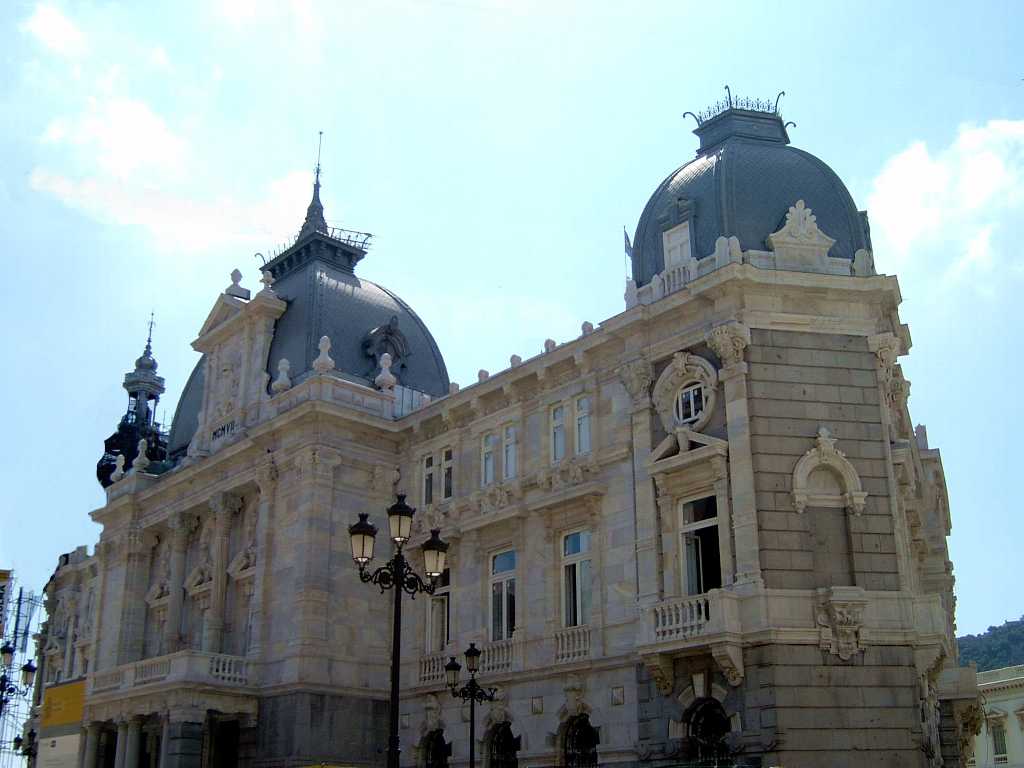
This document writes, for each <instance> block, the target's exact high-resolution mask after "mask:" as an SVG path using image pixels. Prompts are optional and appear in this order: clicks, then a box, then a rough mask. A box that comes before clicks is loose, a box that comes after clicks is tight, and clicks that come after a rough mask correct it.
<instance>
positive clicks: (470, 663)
mask: <svg viewBox="0 0 1024 768" xmlns="http://www.w3.org/2000/svg"><path fill="white" fill-rule="evenodd" d="M464 655H465V657H466V669H467V670H469V682H468V683H466V684H465V685H464V686H462V687H461V688H459V687H458V685H459V672H461V671H462V665H461V664H459V662H457V661H456V660H455V657H454V656H452V657H451V658H450V660H449V661H448V663H447V664H445V665H444V675H445V678H446V681H447V683H448V687H449V688H451V690H452V696H454V697H455V698H456V699H462V700H463V701H468V702H469V768H476V703H477V702H478V701H479V702H480V703H481V704H482V703H483V702H485V701H494V695H495V693H496V692H497V690H498V689H497V688H482V687H481V686H480V683H478V682H477V681H476V673H477V671H478V670H479V669H480V649H479V648H477V647H476V643H470V644H469V648H467V649H466V653H465V654H464Z"/></svg>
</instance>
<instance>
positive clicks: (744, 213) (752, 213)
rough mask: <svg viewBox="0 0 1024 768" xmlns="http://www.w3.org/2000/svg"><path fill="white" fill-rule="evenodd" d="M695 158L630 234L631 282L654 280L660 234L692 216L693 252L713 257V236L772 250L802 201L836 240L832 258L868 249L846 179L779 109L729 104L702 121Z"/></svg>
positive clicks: (672, 177) (665, 184)
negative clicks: (791, 130) (789, 126)
mask: <svg viewBox="0 0 1024 768" xmlns="http://www.w3.org/2000/svg"><path fill="white" fill-rule="evenodd" d="M694 133H696V134H697V135H698V136H699V137H700V140H701V141H700V148H699V149H698V150H697V157H696V158H695V159H694V160H691V161H690V162H688V163H686V164H685V165H683V166H681V167H679V168H677V169H676V170H675V171H673V172H672V173H671V174H669V176H668V177H667V178H666V179H665V180H664V181H662V182H661V184H660V185H659V186H658V188H657V189H656V190H655V191H654V194H653V195H651V198H650V200H648V202H647V205H646V206H645V207H644V211H643V213H642V214H641V216H640V221H639V222H638V223H637V228H636V234H635V236H634V238H633V279H634V280H635V281H636V284H637V286H638V287H639V286H641V285H645V284H646V283H648V282H650V280H651V278H653V277H654V276H655V275H656V274H658V273H660V272H661V271H662V270H663V269H664V268H665V258H664V253H663V246H662V234H663V233H664V232H666V231H667V230H669V229H672V228H673V227H675V226H678V225H679V224H681V223H683V222H684V221H687V220H688V221H690V242H691V249H692V254H693V256H694V257H695V258H698V259H701V258H705V257H707V256H709V255H710V254H711V253H712V252H713V251H714V247H715V241H716V240H717V239H718V238H719V237H721V236H725V237H732V236H735V237H737V238H738V239H739V241H740V246H741V247H742V248H743V250H768V245H767V237H768V235H770V234H772V233H773V232H775V231H777V230H778V229H780V228H781V227H782V225H783V224H784V223H785V219H786V213H787V211H788V210H789V207H790V206H791V205H793V204H794V203H796V201H797V200H799V199H802V200H804V202H805V203H806V204H807V207H808V208H811V209H812V210H813V212H814V215H815V216H816V217H817V223H818V226H819V227H820V228H821V230H822V232H824V233H825V234H827V235H828V236H829V237H831V238H834V239H835V243H834V244H833V246H832V248H831V250H830V252H829V255H831V256H838V257H840V258H844V259H850V260H851V261H852V260H853V257H854V254H855V253H856V252H857V251H858V250H859V249H861V248H868V249H870V243H869V241H868V235H867V230H866V219H865V218H864V217H863V216H862V214H860V213H859V212H858V211H857V206H856V205H854V202H853V198H852V197H851V196H850V193H849V191H847V189H846V186H845V185H844V184H843V182H842V180H841V179H840V178H839V177H838V176H837V175H836V174H835V172H834V171H833V170H832V169H831V168H829V167H828V166H827V165H826V164H825V163H823V162H822V161H821V160H819V159H818V158H816V157H815V156H814V155H811V154H809V153H807V152H804V151H803V150H801V149H797V148H796V147H792V146H789V135H788V134H787V133H786V128H785V126H784V125H783V122H782V118H780V117H779V116H778V115H777V114H774V113H767V112H754V111H751V110H745V109H726V110H725V111H724V112H722V113H720V114H718V115H715V116H714V117H712V118H710V119H708V120H705V121H704V122H702V123H701V124H700V125H699V126H698V128H697V130H696V131H694Z"/></svg>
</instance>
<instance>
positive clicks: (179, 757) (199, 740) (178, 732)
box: [160, 719, 203, 768]
mask: <svg viewBox="0 0 1024 768" xmlns="http://www.w3.org/2000/svg"><path fill="white" fill-rule="evenodd" d="M165 733H166V734H167V746H166V747H165V748H164V756H165V757H166V762H165V764H164V765H161V766H160V768H200V766H201V765H202V757H203V724H202V722H197V721H186V722H179V721H176V720H173V719H172V720H169V721H168V723H167V728H166V729H165Z"/></svg>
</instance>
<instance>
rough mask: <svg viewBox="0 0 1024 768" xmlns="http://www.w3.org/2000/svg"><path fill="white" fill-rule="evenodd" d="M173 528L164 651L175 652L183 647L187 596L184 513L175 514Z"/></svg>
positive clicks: (186, 531)
mask: <svg viewBox="0 0 1024 768" xmlns="http://www.w3.org/2000/svg"><path fill="white" fill-rule="evenodd" d="M169 525H170V528H171V575H170V578H169V579H168V582H169V583H168V585H167V588H168V589H169V590H170V592H171V594H170V597H169V598H168V601H167V620H166V622H165V623H164V652H165V653H174V652H175V651H177V650H178V649H179V648H180V647H181V607H182V601H183V600H184V597H185V551H186V549H187V548H188V520H187V519H186V517H185V515H184V514H177V515H174V516H173V517H172V518H171V519H170V521H169Z"/></svg>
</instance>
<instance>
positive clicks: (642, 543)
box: [618, 358, 664, 607]
mask: <svg viewBox="0 0 1024 768" xmlns="http://www.w3.org/2000/svg"><path fill="white" fill-rule="evenodd" d="M618 374H619V378H620V379H621V380H622V383H623V385H624V386H625V388H626V391H627V392H628V393H629V397H630V425H631V432H632V441H633V451H632V453H633V514H634V518H633V523H634V527H635V535H636V567H637V572H636V578H637V599H638V601H639V603H640V606H641V607H647V606H650V605H653V604H654V603H656V602H658V600H660V599H661V597H662V595H663V594H664V574H663V573H662V569H661V568H660V567H659V564H660V562H661V559H662V558H661V551H660V542H661V523H660V515H659V512H658V505H657V503H656V502H655V496H654V484H653V481H652V480H651V477H650V474H649V473H648V470H647V459H648V458H649V457H650V455H651V449H652V446H651V443H652V441H653V437H652V429H651V398H650V389H651V382H652V381H653V380H654V371H653V369H652V367H651V363H650V361H649V360H646V359H644V358H640V359H638V360H633V361H631V362H629V363H626V364H625V365H623V366H621V367H620V368H619V370H618Z"/></svg>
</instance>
